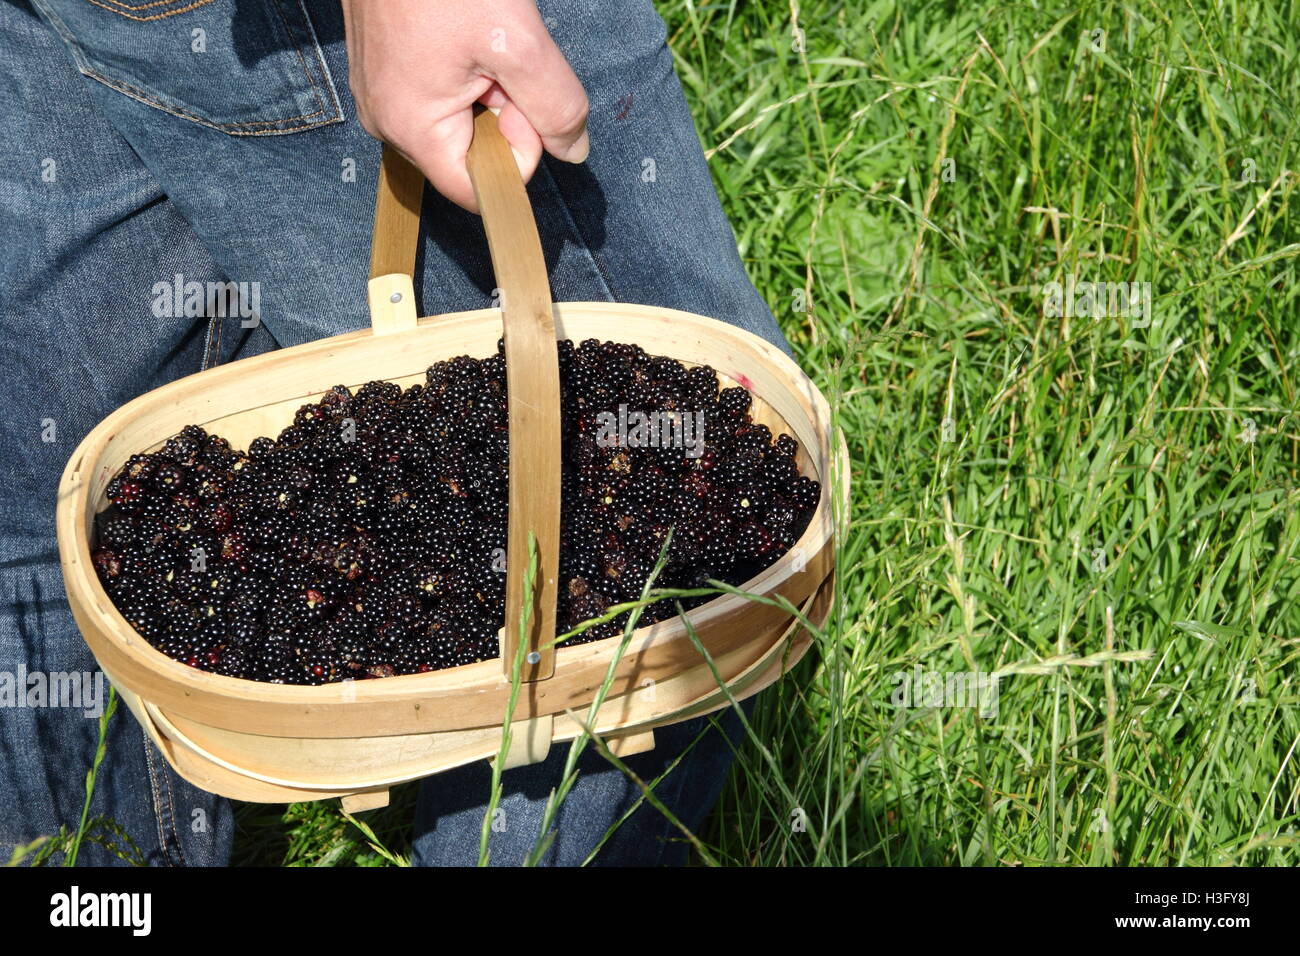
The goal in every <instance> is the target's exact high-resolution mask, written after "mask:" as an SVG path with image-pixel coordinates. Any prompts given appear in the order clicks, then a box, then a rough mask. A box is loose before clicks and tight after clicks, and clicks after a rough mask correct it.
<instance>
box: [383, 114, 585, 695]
mask: <svg viewBox="0 0 1300 956" xmlns="http://www.w3.org/2000/svg"><path fill="white" fill-rule="evenodd" d="M468 166H469V175H470V180H471V181H472V182H473V184H474V195H475V196H476V197H477V198H478V203H479V208H480V209H481V210H482V213H483V226H484V229H485V231H486V232H487V240H488V249H489V251H490V252H491V255H492V268H493V270H494V272H495V273H496V279H497V285H498V287H499V292H500V299H501V311H502V319H503V323H502V324H503V328H504V333H503V336H504V338H505V353H506V356H505V357H506V376H507V379H508V382H509V386H510V388H509V421H510V481H509V503H508V507H509V512H508V517H507V519H506V523H507V548H506V618H505V622H506V626H505V630H504V632H503V636H502V641H501V659H502V663H503V665H504V667H505V673H506V676H507V677H509V676H510V674H511V671H512V668H513V664H514V659H515V653H516V651H517V649H518V647H519V619H520V615H521V614H522V613H523V612H524V611H525V610H526V611H527V612H528V613H527V616H528V624H527V630H526V632H525V642H526V644H527V647H528V656H527V657H526V659H525V663H524V665H523V673H522V676H523V679H524V680H525V681H537V680H545V679H546V678H548V677H550V676H551V675H552V674H553V673H554V672H555V649H554V648H553V647H546V648H543V647H542V645H543V644H549V643H551V641H552V640H553V639H554V637H555V602H556V596H557V593H558V592H557V588H558V582H559V560H560V368H559V359H558V356H557V354H556V346H555V319H554V316H553V315H552V313H551V287H550V282H549V281H548V279H547V274H546V261H545V259H544V258H543V257H542V243H541V239H540V238H539V237H538V235H537V222H536V220H535V219H534V218H533V210H532V205H531V204H530V203H529V200H528V193H527V192H526V191H525V190H524V183H523V180H522V178H521V177H520V175H519V167H518V166H517V165H516V164H515V159H514V154H513V153H512V152H511V150H510V145H509V143H507V142H506V139H505V137H504V136H502V135H501V131H500V129H499V128H498V126H497V118H496V116H495V114H493V113H491V112H489V111H487V110H482V111H481V112H479V113H478V115H477V116H476V117H475V118H474V139H473V142H472V143H471V144H470V148H469V157H468ZM423 192H424V176H423V175H422V174H421V173H420V171H419V169H418V168H416V167H415V166H414V165H412V164H411V163H410V162H409V161H408V160H407V159H405V158H404V157H403V156H401V154H399V153H398V152H397V151H396V150H394V149H393V148H392V147H390V146H385V147H384V157H383V161H382V163H381V165H380V170H379V189H378V194H377V196H376V199H375V232H374V237H373V239H372V241H371V246H370V276H371V280H370V307H371V321H372V324H373V326H374V331H375V332H376V333H377V334H382V333H384V332H386V331H391V330H392V329H394V328H396V327H408V326H410V325H414V321H415V304H414V291H413V289H412V287H411V282H412V280H411V276H412V274H413V273H414V271H415V253H416V244H417V241H418V238H419V232H420V202H421V196H422V195H423ZM395 307H397V308H396V310H395ZM395 311H400V315H394V312H395ZM530 531H531V532H532V534H533V536H534V538H535V540H536V547H537V575H536V578H535V580H534V584H533V595H532V597H533V600H532V602H531V604H530V605H529V607H528V608H525V607H524V574H525V571H526V569H527V567H528V561H529V547H528V537H529V532H530Z"/></svg>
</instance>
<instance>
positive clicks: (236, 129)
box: [81, 66, 343, 136]
mask: <svg viewBox="0 0 1300 956" xmlns="http://www.w3.org/2000/svg"><path fill="white" fill-rule="evenodd" d="M81 72H82V73H84V74H85V75H86V76H89V77H90V78H91V79H95V80H98V81H99V82H101V83H103V84H104V85H105V86H110V87H112V88H113V89H115V90H117V91H118V92H119V93H122V94H124V95H126V96H129V97H131V99H133V100H139V101H140V102H141V103H144V104H145V105H146V106H152V107H154V108H155V109H160V110H162V111H163V112H164V113H170V114H171V115H172V116H177V117H180V118H181V119H186V120H189V121H190V122H193V123H197V124H198V125H200V126H206V127H208V128H209V129H215V130H220V131H221V132H223V133H229V134H231V135H232V136H275V135H276V134H277V133H292V132H296V131H298V130H304V129H311V128H313V127H315V126H323V125H325V124H326V123H337V122H340V121H341V120H342V119H343V117H341V116H335V117H333V118H331V119H324V120H320V121H318V122H314V123H303V124H301V125H298V126H285V127H283V128H281V129H271V130H244V129H241V127H245V126H274V125H275V124H276V123H292V122H294V121H295V120H306V119H310V118H311V117H313V116H319V115H320V114H321V113H323V112H325V110H324V109H319V110H316V111H315V112H314V113H303V114H301V115H300V116H288V117H285V118H284V119H278V120H250V121H248V122H246V123H214V122H212V121H211V120H206V119H204V118H203V117H201V116H196V115H194V114H193V113H190V112H187V111H186V110H183V109H181V108H180V107H178V106H175V105H173V104H171V103H165V102H163V101H162V100H159V99H157V98H155V97H153V96H151V95H150V94H149V93H146V92H145V91H144V90H138V89H136V88H135V87H134V86H131V85H130V84H128V83H124V82H122V81H121V80H115V79H112V78H110V77H107V76H104V75H103V74H102V73H99V72H97V71H96V70H94V69H92V68H91V67H90V66H83V67H82V68H81Z"/></svg>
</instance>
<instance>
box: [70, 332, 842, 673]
mask: <svg viewBox="0 0 1300 956" xmlns="http://www.w3.org/2000/svg"><path fill="white" fill-rule="evenodd" d="M559 360H560V379H561V389H562V402H563V412H562V422H563V425H562V428H563V491H562V518H561V543H562V545H561V547H562V551H561V557H560V595H559V607H558V617H559V627H561V628H562V629H563V630H562V631H561V633H564V632H566V631H568V630H570V629H572V628H573V626H575V625H577V624H579V623H580V622H582V621H585V620H588V619H590V618H593V617H598V616H600V615H601V614H602V613H603V612H605V611H606V609H607V608H609V607H610V606H611V605H613V604H617V603H619V602H623V601H632V600H636V599H638V598H639V597H640V595H641V591H642V587H643V585H644V584H645V582H646V579H647V576H648V575H649V574H650V573H651V571H652V569H653V566H654V564H655V562H656V560H657V559H658V557H659V555H660V553H661V551H662V549H663V544H664V541H665V540H669V531H670V530H671V532H672V533H671V538H670V541H671V543H670V545H669V547H668V550H667V555H666V558H667V564H666V566H665V568H664V570H663V572H662V573H661V575H660V576H659V577H658V578H657V579H656V581H655V586H656V587H699V586H704V584H705V582H706V581H707V580H708V579H709V578H716V579H719V580H723V581H728V582H730V583H733V584H740V583H743V582H744V581H745V580H746V579H748V578H749V577H751V576H752V575H754V574H756V573H757V572H759V571H761V570H762V569H764V568H766V567H768V566H770V565H771V564H772V563H773V562H775V561H776V560H777V558H779V557H780V556H781V555H782V554H783V553H785V552H786V551H787V550H788V549H789V548H790V547H791V546H792V545H793V543H794V542H795V541H796V540H797V538H798V536H799V535H800V534H801V533H802V532H803V529H804V528H805V527H806V526H807V524H808V521H809V520H810V518H811V516H812V514H813V511H814V510H815V508H816V505H817V501H818V498H819V496H820V487H819V485H818V484H817V482H815V481H812V480H811V479H809V478H807V477H804V476H801V475H800V474H799V471H798V468H797V467H796V464H795V452H796V450H797V446H796V444H795V442H794V440H793V439H792V438H790V437H789V436H787V435H781V436H780V437H778V438H777V439H776V440H775V441H773V437H772V435H771V433H770V431H769V430H768V428H767V427H766V426H764V425H759V424H754V423H753V421H752V420H751V418H750V415H749V407H750V398H749V393H748V392H747V391H746V390H745V389H744V388H728V389H725V390H722V391H719V388H718V380H717V376H716V374H715V373H714V371H713V369H711V368H708V367H696V368H690V369H688V368H686V367H684V366H683V365H681V364H680V363H679V362H676V361H673V360H672V359H667V358H659V357H654V356H650V355H647V354H646V353H645V352H644V351H642V350H641V349H640V348H638V347H636V346H632V345H622V344H617V343H608V342H607V343H601V342H597V341H595V340H594V339H592V340H587V341H585V342H583V343H582V344H581V345H579V346H577V347H576V348H575V347H574V346H573V343H571V342H568V341H565V342H561V343H560V345H559ZM620 406H623V407H622V409H621V410H620ZM629 410H630V411H629ZM620 411H621V414H620ZM638 412H644V413H650V412H658V413H663V414H659V415H656V416H653V418H654V421H655V422H656V424H657V425H658V431H657V435H656V433H655V432H654V431H648V430H647V429H646V428H644V427H642V428H639V429H638V427H637V425H639V424H641V423H642V419H639V418H638V417H637V415H636V413H638ZM629 421H631V422H633V423H634V424H633V425H632V427H630V428H629V427H628V423H629ZM687 426H690V427H687ZM507 442H508V435H507V409H506V379H505V359H504V357H503V354H502V350H501V348H500V346H498V350H497V354H496V355H494V356H492V357H490V358H487V359H483V360H476V359H472V358H468V357H461V358H457V359H453V360H451V361H446V362H439V363H437V364H436V365H434V366H433V367H431V368H430V369H429V370H428V372H427V374H426V384H424V385H413V386H411V387H410V388H407V389H405V390H403V389H401V388H400V387H399V386H397V385H395V384H392V383H390V382H371V383H369V384H367V385H364V386H362V387H361V388H360V389H358V390H357V391H356V393H355V394H353V393H352V392H350V391H349V390H348V389H347V388H344V387H342V386H338V387H335V388H333V389H331V390H330V391H329V392H328V393H326V394H325V396H324V397H323V398H321V399H320V400H319V401H318V402H316V403H315V404H311V405H304V406H303V407H302V408H300V409H298V411H297V413H296V414H295V416H294V420H293V424H292V425H291V426H289V427H288V428H286V429H285V430H284V431H283V432H281V433H280V436H279V438H277V439H275V440H272V439H270V438H258V439H256V440H254V441H253V442H252V444H251V445H250V446H249V448H248V451H247V452H246V453H245V452H242V451H238V450H236V449H233V448H231V446H230V444H229V442H227V441H226V440H225V439H223V438H220V437H218V436H216V435H209V434H208V433H207V432H205V431H204V430H203V429H202V428H200V427H198V426H196V425H191V426H189V427H187V428H186V429H184V430H183V431H182V432H181V433H180V434H179V435H176V436H175V437H173V438H171V439H170V440H168V441H167V442H166V444H165V445H164V446H163V447H162V449H161V450H160V451H158V452H155V453H153V454H147V455H136V456H134V457H132V458H131V459H130V460H129V461H128V462H127V463H126V465H125V466H123V468H122V470H121V471H120V472H119V473H118V474H117V475H116V476H115V477H114V478H113V480H112V481H111V482H110V483H109V485H108V489H107V493H108V497H109V499H110V501H111V505H110V506H109V507H108V508H107V509H106V510H105V511H104V512H102V513H101V514H100V515H99V516H98V519H97V532H98V542H97V547H96V548H95V550H94V553H93V560H94V564H95V568H96V570H97V572H98V574H99V578H100V580H101V581H102V582H103V584H104V587H105V589H106V590H107V592H108V594H109V596H110V597H111V598H112V600H113V603H114V604H115V605H116V606H117V608H118V609H119V610H120V611H121V612H122V614H123V616H124V617H125V618H126V619H127V621H129V622H130V624H131V625H132V626H133V627H134V628H135V629H136V630H137V631H139V633H140V634H141V635H143V636H144V637H145V638H146V639H147V640H148V641H149V642H150V643H151V644H153V645H154V646H155V647H157V648H158V649H159V650H160V651H162V652H163V653H165V654H167V655H169V656H170V657H172V658H175V659H176V660H180V661H184V662H186V663H188V664H190V665H191V666H193V667H197V668H200V669H203V670H208V671H215V672H216V673H219V674H226V675H229V676H233V677H243V678H248V679H251V680H261V681H271V682H279V683H286V684H322V683H326V682H329V681H337V680H343V679H345V678H350V677H351V678H365V677H386V676H389V675H392V674H413V673H419V672H423V671H430V670H437V669H439V668H443V667H453V666H456V665H460V664H466V663H472V662H474V661H479V660H485V659H488V658H492V657H496V656H498V654H499V650H498V647H497V632H498V630H499V629H500V627H501V626H502V622H503V620H504V617H505V610H504V607H505V581H506V573H505V570H506V569H505V549H506V500H507V496H506V476H507V466H508V458H507V452H508V443H507ZM704 600H708V598H699V599H697V600H695V601H693V602H691V601H688V602H683V603H684V604H685V605H686V606H688V607H689V606H693V605H694V604H698V603H700V602H702V601H704ZM675 613H676V609H675V606H674V604H673V602H672V601H669V600H666V599H665V600H661V601H659V602H658V603H656V604H654V605H651V606H650V607H648V608H646V609H645V611H644V613H643V616H642V618H641V623H642V624H646V623H650V622H652V621H655V620H661V619H663V618H665V617H668V616H670V615H672V614H675ZM622 623H623V618H622V617H619V618H616V619H614V620H612V621H610V622H607V623H605V624H602V625H599V626H597V627H593V628H591V629H589V630H587V631H584V632H583V633H582V634H581V635H580V636H578V637H576V638H572V639H571V640H573V641H574V642H575V643H576V642H578V641H583V640H595V639H598V638H603V637H609V636H611V635H613V634H616V633H619V632H621V630H622Z"/></svg>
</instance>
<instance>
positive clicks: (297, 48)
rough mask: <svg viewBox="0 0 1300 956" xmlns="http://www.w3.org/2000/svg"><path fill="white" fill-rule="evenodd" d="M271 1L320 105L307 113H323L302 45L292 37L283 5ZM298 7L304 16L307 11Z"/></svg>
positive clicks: (275, 0)
mask: <svg viewBox="0 0 1300 956" xmlns="http://www.w3.org/2000/svg"><path fill="white" fill-rule="evenodd" d="M272 2H273V3H274V4H275V12H276V15H278V16H279V18H280V22H281V23H282V24H284V34H285V36H287V37H288V38H289V42H290V43H292V44H293V52H294V53H296V54H298V65H299V66H301V67H302V73H303V76H305V77H307V84H308V85H309V86H310V87H311V92H312V95H313V96H315V97H316V103H317V105H318V106H319V107H320V108H319V109H318V110H316V112H315V113H310V114H308V115H310V116H315V115H316V114H317V113H323V112H325V110H326V106H325V101H324V100H323V99H321V95H320V89H319V87H318V86H317V85H316V78H315V77H313V76H312V74H311V70H309V69H308V68H307V59H306V57H304V56H303V55H302V45H301V44H300V43H298V41H297V40H296V39H295V38H294V35H293V28H292V27H290V26H289V20H288V18H287V17H285V15H284V7H283V6H282V5H281V3H280V0H272ZM299 9H302V12H303V16H304V17H305V16H306V15H307V11H306V9H305V8H303V7H302V4H301V2H300V3H299Z"/></svg>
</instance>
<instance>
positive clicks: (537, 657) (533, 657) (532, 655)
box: [528, 651, 542, 664]
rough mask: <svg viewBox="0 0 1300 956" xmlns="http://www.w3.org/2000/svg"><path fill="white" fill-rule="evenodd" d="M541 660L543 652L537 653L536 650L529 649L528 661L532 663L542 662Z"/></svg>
mask: <svg viewBox="0 0 1300 956" xmlns="http://www.w3.org/2000/svg"><path fill="white" fill-rule="evenodd" d="M541 662H542V655H541V654H539V653H537V652H536V651H529V653H528V663H530V664H540V663H541Z"/></svg>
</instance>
